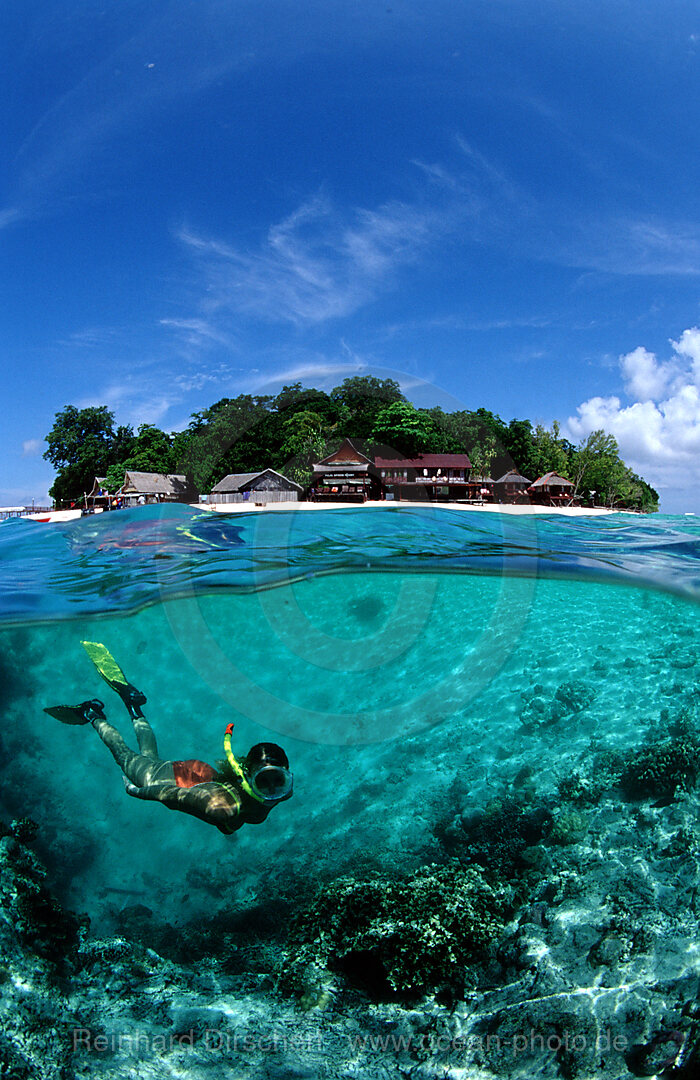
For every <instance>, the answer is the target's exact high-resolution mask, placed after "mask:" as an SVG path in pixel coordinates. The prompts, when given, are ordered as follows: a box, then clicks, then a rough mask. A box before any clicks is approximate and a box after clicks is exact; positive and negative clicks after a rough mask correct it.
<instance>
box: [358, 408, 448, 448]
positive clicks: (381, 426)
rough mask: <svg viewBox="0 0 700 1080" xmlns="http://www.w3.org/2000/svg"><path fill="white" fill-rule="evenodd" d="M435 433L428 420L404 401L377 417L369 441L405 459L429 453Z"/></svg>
mask: <svg viewBox="0 0 700 1080" xmlns="http://www.w3.org/2000/svg"><path fill="white" fill-rule="evenodd" d="M436 435H437V432H436V428H435V423H434V421H433V419H432V417H431V416H430V415H429V414H428V413H427V412H425V410H423V409H416V408H415V406H414V405H411V404H410V402H408V401H395V402H393V404H391V405H386V406H385V407H384V408H383V409H382V410H381V411H380V412H379V413H378V415H377V418H376V421H375V424H374V427H373V429H372V431H371V438H372V439H373V440H374V441H375V442H376V443H379V444H380V445H382V446H386V447H390V448H391V449H392V450H394V451H397V452H398V453H400V454H405V455H406V457H415V456H416V454H422V453H425V452H426V451H427V450H430V448H431V445H432V443H433V442H434V441H435V438H436Z"/></svg>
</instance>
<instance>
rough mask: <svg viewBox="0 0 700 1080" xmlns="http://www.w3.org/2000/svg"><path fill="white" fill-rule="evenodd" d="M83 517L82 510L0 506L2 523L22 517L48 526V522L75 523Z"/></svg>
mask: <svg viewBox="0 0 700 1080" xmlns="http://www.w3.org/2000/svg"><path fill="white" fill-rule="evenodd" d="M82 516H83V512H82V510H81V509H80V508H78V509H72V510H52V509H48V508H47V509H40V508H39V509H36V508H34V507H28V506H0V521H5V520H7V518H17V517H21V518H24V519H25V520H28V521H39V522H42V523H44V524H46V523H47V522H66V521H75V520H76V519H77V518H79V517H82Z"/></svg>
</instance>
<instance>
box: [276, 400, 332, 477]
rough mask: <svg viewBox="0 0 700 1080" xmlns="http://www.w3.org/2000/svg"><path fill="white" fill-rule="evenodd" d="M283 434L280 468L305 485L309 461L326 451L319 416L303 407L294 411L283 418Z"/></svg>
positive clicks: (309, 467) (309, 473)
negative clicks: (300, 410)
mask: <svg viewBox="0 0 700 1080" xmlns="http://www.w3.org/2000/svg"><path fill="white" fill-rule="evenodd" d="M284 431H285V438H284V442H283V443H282V446H281V448H280V453H281V455H282V457H283V458H284V464H281V465H280V468H281V471H282V472H283V473H284V475H285V476H288V477H289V478H290V480H295V481H296V483H297V484H301V486H302V487H308V485H309V483H310V482H311V477H312V475H313V472H312V465H314V463H315V462H317V461H318V460H319V458H322V457H323V456H324V454H325V452H326V438H325V435H324V426H323V420H322V418H321V417H320V416H319V415H318V413H315V412H312V411H311V410H310V409H305V410H303V411H302V412H295V413H293V414H292V416H290V417H289V418H288V419H287V420H285V421H284Z"/></svg>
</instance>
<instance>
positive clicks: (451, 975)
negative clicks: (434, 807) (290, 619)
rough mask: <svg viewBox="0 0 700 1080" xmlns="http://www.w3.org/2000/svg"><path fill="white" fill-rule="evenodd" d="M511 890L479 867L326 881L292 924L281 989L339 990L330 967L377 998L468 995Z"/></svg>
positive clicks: (301, 992) (308, 994)
mask: <svg viewBox="0 0 700 1080" xmlns="http://www.w3.org/2000/svg"><path fill="white" fill-rule="evenodd" d="M506 910H507V905H506V897H505V893H504V891H503V890H502V889H497V888H494V887H493V886H491V885H489V884H488V883H487V882H486V881H485V880H484V878H483V876H482V875H481V874H480V873H479V872H478V871H477V870H476V869H463V868H462V867H461V866H459V865H450V866H443V867H438V866H427V867H424V868H423V869H422V870H419V871H418V872H417V873H416V874H415V875H414V876H413V877H412V878H411V879H410V880H407V881H397V880H395V879H392V878H390V877H386V876H382V875H379V874H376V875H374V876H372V877H368V878H367V879H365V880H356V879H354V878H341V879H339V880H336V881H333V882H331V883H330V884H328V885H325V886H324V887H322V888H321V890H320V891H319V893H318V894H317V896H316V899H315V901H314V902H313V903H312V905H311V906H310V907H309V908H308V909H307V910H306V911H304V912H302V913H301V914H300V915H299V916H298V918H297V920H296V922H295V924H294V925H293V927H292V930H291V934H290V939H289V943H288V950H289V951H288V955H287V957H286V959H285V960H284V961H283V963H282V965H281V969H280V980H279V982H280V986H281V987H286V988H288V989H292V990H293V991H295V992H297V993H298V994H299V995H300V996H302V997H303V998H305V999H306V1000H307V1001H308V1000H309V998H310V997H311V999H313V995H314V992H315V991H314V987H319V988H320V989H319V996H320V998H323V995H324V992H325V993H326V994H328V993H331V992H332V979H329V976H330V975H331V973H336V974H337V975H340V976H342V977H343V978H344V979H345V981H346V982H347V983H349V984H350V985H351V986H354V987H355V988H358V989H360V990H362V991H364V992H365V993H367V994H368V995H369V996H370V997H371V998H372V999H373V1000H377V1001H382V1000H391V999H392V998H404V999H411V998H417V997H420V996H421V995H425V994H428V993H433V992H442V993H443V994H444V995H446V996H447V997H448V998H453V997H457V996H459V995H460V994H461V993H463V990H464V985H465V980H466V978H467V973H468V972H467V969H468V967H469V965H470V964H473V963H477V962H478V961H480V960H483V959H484V957H485V956H486V954H487V953H488V950H489V948H490V946H491V945H492V944H493V943H494V942H495V940H496V939H497V938H498V937H499V935H500V934H501V933H502V930H503V926H504V921H505V916H506Z"/></svg>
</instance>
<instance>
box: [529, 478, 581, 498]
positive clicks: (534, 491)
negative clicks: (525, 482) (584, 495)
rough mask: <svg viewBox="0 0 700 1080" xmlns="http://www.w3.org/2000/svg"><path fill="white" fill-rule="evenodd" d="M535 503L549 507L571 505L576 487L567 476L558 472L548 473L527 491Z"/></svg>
mask: <svg viewBox="0 0 700 1080" xmlns="http://www.w3.org/2000/svg"><path fill="white" fill-rule="evenodd" d="M527 490H528V494H529V495H530V498H531V499H532V500H533V501H534V502H544V503H546V504H548V505H549V506H557V505H560V504H561V503H565V504H568V503H571V502H572V501H573V498H574V491H575V488H574V485H573V484H572V483H571V481H570V480H567V479H566V477H565V476H560V475H559V473H557V472H548V473H545V474H544V476H540V477H538V479H537V480H535V482H534V483H533V484H530V487H529V488H528V489H527Z"/></svg>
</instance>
